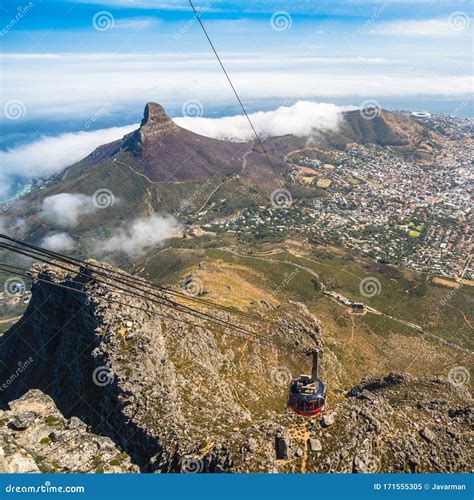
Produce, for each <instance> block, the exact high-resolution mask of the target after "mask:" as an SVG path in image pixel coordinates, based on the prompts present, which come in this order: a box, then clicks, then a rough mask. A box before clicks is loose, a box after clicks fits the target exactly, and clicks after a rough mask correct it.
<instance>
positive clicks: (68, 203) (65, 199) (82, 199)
mask: <svg viewBox="0 0 474 500" xmlns="http://www.w3.org/2000/svg"><path fill="white" fill-rule="evenodd" d="M95 211H96V207H95V206H94V204H93V202H92V197H90V196H86V195H85V194H82V193H60V194H55V195H53V196H47V197H46V198H45V199H44V200H43V205H42V209H41V217H42V218H43V219H44V220H45V221H46V222H48V223H50V224H53V225H55V226H59V227H74V226H76V225H77V223H78V222H79V219H80V217H81V216H83V215H89V214H91V213H94V212H95Z"/></svg>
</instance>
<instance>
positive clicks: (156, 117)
mask: <svg viewBox="0 0 474 500" xmlns="http://www.w3.org/2000/svg"><path fill="white" fill-rule="evenodd" d="M177 128H178V126H177V125H176V124H175V123H174V122H173V120H172V119H171V118H170V117H169V116H168V115H167V113H166V111H165V109H164V108H163V106H161V105H160V104H157V103H156V102H148V103H147V104H146V106H145V111H144V113H143V119H142V121H141V123H140V131H141V132H142V136H145V137H147V136H148V135H150V134H151V135H154V133H156V132H163V131H167V130H173V129H177Z"/></svg>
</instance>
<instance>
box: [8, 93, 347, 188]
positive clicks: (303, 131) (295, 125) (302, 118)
mask: <svg viewBox="0 0 474 500" xmlns="http://www.w3.org/2000/svg"><path fill="white" fill-rule="evenodd" d="M343 109H344V108H342V107H338V106H335V105H334V104H327V103H316V102H310V101H300V102H297V103H296V104H294V105H293V106H282V107H280V108H278V109H277V110H275V111H269V112H259V113H252V114H251V119H252V121H253V122H254V123H255V126H256V127H257V129H258V130H259V132H260V133H262V134H263V135H284V134H294V135H307V134H309V133H310V132H311V130H312V129H313V128H314V129H332V130H334V129H335V128H336V127H337V125H338V121H339V117H340V112H341V111H342V110H343ZM174 120H175V121H176V123H178V125H180V126H182V127H184V128H187V129H189V130H192V131H193V132H196V133H198V134H201V135H206V136H208V137H216V138H233V139H240V140H247V139H251V138H252V134H251V130H250V129H249V124H248V122H247V121H246V119H245V117H244V116H243V115H237V116H229V117H224V118H190V117H177V118H175V119H174ZM136 128H138V124H137V125H127V126H125V127H113V128H109V129H101V130H96V131H94V132H76V133H67V134H61V135H59V136H56V137H43V138H42V139H39V140H37V141H34V142H32V143H30V144H26V145H22V146H18V147H16V148H11V149H9V150H7V151H0V163H1V165H2V171H1V172H0V198H1V197H2V195H6V192H7V190H8V184H9V182H8V176H9V175H21V176H24V177H27V178H46V177H49V176H50V175H52V174H55V173H57V172H60V171H61V170H63V169H64V168H66V167H68V166H70V165H72V164H74V163H75V162H77V161H79V160H82V159H83V158H85V157H86V156H87V155H88V154H90V153H91V152H92V151H93V150H94V149H95V148H96V147H98V146H100V145H102V144H106V143H108V142H111V141H114V140H116V139H120V138H122V137H123V135H125V134H127V133H129V132H131V131H132V130H135V129H136ZM3 191H4V192H3Z"/></svg>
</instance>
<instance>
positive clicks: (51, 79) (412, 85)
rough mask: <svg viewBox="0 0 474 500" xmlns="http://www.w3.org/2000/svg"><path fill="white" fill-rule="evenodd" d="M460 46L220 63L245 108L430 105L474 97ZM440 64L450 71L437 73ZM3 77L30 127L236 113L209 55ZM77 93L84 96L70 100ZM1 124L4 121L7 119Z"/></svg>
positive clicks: (85, 62) (125, 58) (123, 60)
mask: <svg viewBox="0 0 474 500" xmlns="http://www.w3.org/2000/svg"><path fill="white" fill-rule="evenodd" d="M385 27H386V29H388V30H390V29H391V30H394V31H395V32H396V31H397V30H399V29H401V28H400V27H399V26H398V25H385ZM406 29H408V28H405V31H406ZM409 30H412V28H409ZM455 33H456V32H455ZM461 39H464V38H463V37H461ZM450 40H453V41H456V40H457V38H450ZM458 45H460V44H456V46H453V47H441V48H440V50H439V51H438V52H437V53H436V54H435V55H433V54H432V53H431V49H430V50H428V49H426V50H427V51H426V52H425V53H419V51H418V50H416V51H414V50H413V49H412V48H411V47H410V48H403V47H398V48H397V50H396V51H395V52H394V51H393V50H392V52H391V53H390V56H389V57H387V56H386V55H385V54H383V57H380V54H381V52H380V51H377V50H375V49H374V50H372V51H371V52H369V51H365V52H361V53H364V54H366V56H365V57H364V58H360V57H353V56H352V57H349V56H345V57H340V58H337V57H334V56H331V55H328V56H327V57H321V52H320V51H317V55H318V56H319V57H297V56H295V55H291V54H281V56H280V55H275V54H264V53H255V54H235V53H224V54H222V57H223V59H224V63H225V64H226V65H227V67H228V70H229V72H230V73H231V75H232V79H233V82H234V84H235V86H236V88H237V89H238V90H239V93H240V94H241V97H242V98H243V99H244V100H245V101H246V102H249V101H251V100H259V99H274V100H280V101H281V103H283V102H285V101H287V99H288V97H289V96H290V97H291V99H292V100H293V101H296V100H298V99H319V100H322V99H329V98H331V99H336V98H342V97H348V96H351V97H352V96H360V100H361V101H362V100H364V99H367V98H380V96H386V97H391V96H407V95H411V96H413V95H418V94H419V93H420V89H423V95H425V96H464V95H469V94H470V93H471V75H470V67H469V66H468V65H467V64H466V65H465V66H460V65H459V61H457V60H456V59H457V58H459V57H461V58H469V57H470V52H469V50H468V44H463V45H461V46H460V47H458ZM363 50H365V49H364V48H363V47H361V48H360V51H363ZM374 56H375V57H374ZM441 57H442V58H443V65H442V67H440V65H439V64H435V63H436V62H437V61H438V60H439V58H441ZM407 67H409V68H412V67H413V68H414V70H410V71H407ZM2 69H3V70H4V71H3V72H2V75H3V74H5V75H8V78H6V77H3V76H2V82H1V83H2V93H3V99H4V102H8V101H9V100H19V101H21V102H23V103H24V105H25V108H26V114H25V116H24V118H22V120H33V119H37V118H40V119H46V118H49V117H52V118H54V119H58V118H60V117H63V116H66V117H67V118H68V119H69V118H70V117H73V118H74V119H75V120H81V119H84V120H85V121H86V120H87V119H89V118H90V117H91V116H94V115H95V114H96V113H97V110H101V109H104V102H110V103H112V104H111V105H109V106H107V107H106V109H105V111H104V116H105V117H110V122H111V123H113V121H112V120H113V119H114V118H115V117H117V116H121V113H123V111H124V110H127V111H128V112H129V111H130V110H131V109H136V110H138V109H140V108H141V107H142V106H143V103H144V102H146V101H158V102H160V103H161V104H164V105H165V106H167V107H168V108H169V107H170V106H173V107H175V108H178V109H179V108H181V106H182V104H183V103H184V102H185V101H187V100H189V99H198V100H200V101H202V102H203V103H204V104H205V107H206V108H211V107H212V109H217V108H218V107H219V106H223V105H228V104H229V103H232V104H235V96H233V94H232V92H231V90H230V89H229V87H228V85H227V82H226V81H225V78H224V77H223V75H222V72H221V71H220V68H219V67H218V65H217V64H216V61H215V59H214V58H212V57H211V56H210V55H206V54H192V55H191V56H190V55H189V54H180V53H177V54H172V53H162V54H157V53H146V54H143V53H142V54H127V53H125V54H94V53H92V54H55V55H54V57H52V56H51V55H48V54H44V55H43V56H42V57H39V56H38V55H37V54H31V55H26V54H7V55H5V56H2ZM31 81H34V82H35V85H34V86H32V85H29V82H31ZM78 82H79V83H80V85H79V84H78ZM71 88H74V89H76V91H75V92H74V93H71ZM0 120H4V121H6V120H5V118H4V117H3V116H2V115H1V114H0Z"/></svg>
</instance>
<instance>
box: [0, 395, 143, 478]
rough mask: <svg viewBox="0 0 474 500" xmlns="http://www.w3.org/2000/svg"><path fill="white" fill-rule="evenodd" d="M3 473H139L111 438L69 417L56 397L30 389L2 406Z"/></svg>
mask: <svg viewBox="0 0 474 500" xmlns="http://www.w3.org/2000/svg"><path fill="white" fill-rule="evenodd" d="M0 472H2V473H5V472H11V473H15V472H16V473H31V472H33V473H34V472H76V473H81V472H82V473H84V472H111V473H113V472H138V467H137V466H135V465H133V464H132V463H131V461H130V457H129V456H128V455H127V454H126V453H124V452H123V451H121V450H119V449H118V448H117V447H116V446H115V444H114V443H113V442H112V440H111V439H109V438H106V437H101V436H97V435H95V434H92V433H91V432H90V431H89V430H88V428H87V425H86V424H85V423H84V422H82V421H81V420H79V419H78V418H77V417H72V418H70V419H65V418H64V417H63V415H62V414H61V413H60V412H59V411H58V409H57V408H56V405H55V404H54V401H53V400H52V399H51V398H50V397H49V396H46V395H44V394H43V393H42V392H41V391H38V390H30V391H28V392H27V393H26V394H25V395H24V396H23V397H21V398H20V399H18V400H16V401H12V402H11V403H10V408H9V409H8V410H6V411H3V410H2V411H0Z"/></svg>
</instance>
